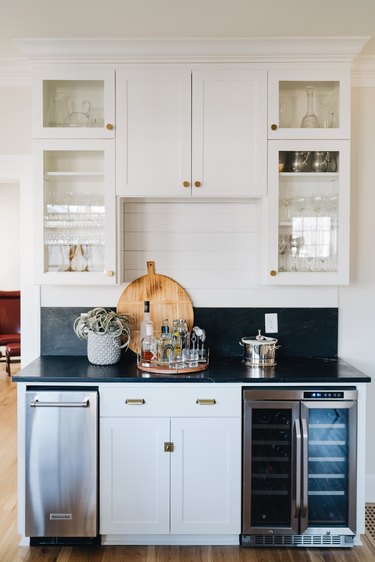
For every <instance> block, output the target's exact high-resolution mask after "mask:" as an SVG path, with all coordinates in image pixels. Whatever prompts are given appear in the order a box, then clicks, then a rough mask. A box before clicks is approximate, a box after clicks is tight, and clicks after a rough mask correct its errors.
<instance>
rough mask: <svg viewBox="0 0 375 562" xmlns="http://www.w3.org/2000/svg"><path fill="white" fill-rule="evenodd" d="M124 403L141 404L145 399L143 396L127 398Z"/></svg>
mask: <svg viewBox="0 0 375 562" xmlns="http://www.w3.org/2000/svg"><path fill="white" fill-rule="evenodd" d="M125 404H128V405H129V406H142V404H146V400H144V398H127V399H126V400H125Z"/></svg>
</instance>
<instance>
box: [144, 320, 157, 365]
mask: <svg viewBox="0 0 375 562" xmlns="http://www.w3.org/2000/svg"><path fill="white" fill-rule="evenodd" d="M145 332H146V333H145V335H144V337H143V338H142V339H141V358H142V360H143V361H155V360H156V358H157V355H156V352H155V340H154V330H153V326H152V323H151V322H149V323H147V324H146V328H145Z"/></svg>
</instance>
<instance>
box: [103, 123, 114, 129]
mask: <svg viewBox="0 0 375 562" xmlns="http://www.w3.org/2000/svg"><path fill="white" fill-rule="evenodd" d="M105 128H106V129H108V131H112V129H113V125H112V123H107V124H106V126H105Z"/></svg>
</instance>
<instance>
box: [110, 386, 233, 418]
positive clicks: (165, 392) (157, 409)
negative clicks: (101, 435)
mask: <svg viewBox="0 0 375 562" xmlns="http://www.w3.org/2000/svg"><path fill="white" fill-rule="evenodd" d="M100 415H101V417H119V416H120V417H122V416H125V417H145V416H197V417H211V416H231V417H240V416H241V387H240V385H239V386H238V387H231V388H227V387H217V386H216V385H213V384H210V385H198V386H194V387H192V386H190V385H189V386H188V387H186V386H185V387H179V388H175V387H173V388H170V387H165V386H162V387H161V386H159V385H157V387H156V388H155V387H154V386H153V387H151V386H150V385H147V387H145V386H141V385H126V386H121V388H119V387H118V386H117V385H116V386H114V387H111V388H108V387H104V388H102V389H101V391H100Z"/></svg>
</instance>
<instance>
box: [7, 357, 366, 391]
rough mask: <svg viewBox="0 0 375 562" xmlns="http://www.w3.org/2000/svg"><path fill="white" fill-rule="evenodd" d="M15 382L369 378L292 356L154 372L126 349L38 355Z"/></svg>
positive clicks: (333, 363) (336, 363) (342, 365)
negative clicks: (105, 358) (98, 360)
mask: <svg viewBox="0 0 375 562" xmlns="http://www.w3.org/2000/svg"><path fill="white" fill-rule="evenodd" d="M12 378H13V380H14V381H15V382H27V383H32V382H37V383H64V384H65V383H73V382H74V383H97V384H98V383H108V382H111V383H123V382H127V383H134V382H152V383H158V382H171V383H172V382H206V383H248V384H254V383H259V382H265V383H270V384H272V383H289V384H290V383H292V384H293V383H360V382H362V383H369V382H371V378H370V377H369V376H367V375H365V374H364V373H362V372H361V371H358V369H355V368H354V367H352V366H351V365H349V364H348V363H346V362H345V361H343V360H342V359H325V358H316V357H314V358H310V357H306V358H300V357H299V358H294V359H284V360H280V361H279V362H278V364H277V365H276V366H275V367H267V368H263V369H262V368H258V369H257V368H255V369H254V368H251V367H247V366H246V365H243V364H242V357H218V358H216V359H211V361H210V365H209V368H208V369H207V370H206V371H201V372H198V373H189V374H188V373H185V374H184V373H179V374H177V375H175V374H167V375H165V374H163V375H161V374H156V373H152V374H151V373H146V372H143V371H140V370H138V369H137V362H136V356H135V354H133V353H131V352H128V353H127V354H125V355H124V356H123V357H122V359H121V360H120V362H119V363H117V364H116V365H108V366H98V365H92V364H91V363H89V361H88V360H87V357H85V356H51V355H49V356H41V357H39V358H38V359H35V360H34V361H33V362H32V363H30V364H29V365H27V366H26V367H25V368H24V369H21V370H20V371H19V372H18V373H17V374H16V375H14V376H13V377H12Z"/></svg>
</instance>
